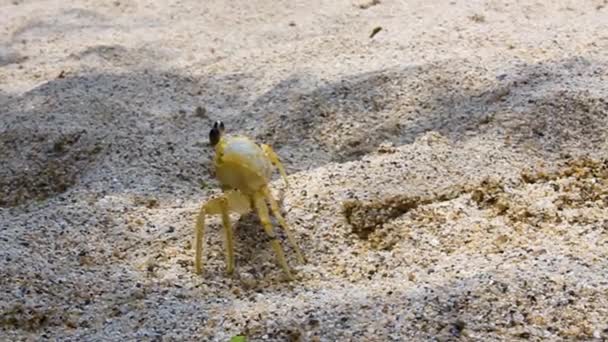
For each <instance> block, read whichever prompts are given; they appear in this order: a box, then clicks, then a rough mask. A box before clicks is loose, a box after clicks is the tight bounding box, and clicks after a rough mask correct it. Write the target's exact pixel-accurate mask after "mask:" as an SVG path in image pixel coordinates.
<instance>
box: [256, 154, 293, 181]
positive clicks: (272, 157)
mask: <svg viewBox="0 0 608 342" xmlns="http://www.w3.org/2000/svg"><path fill="white" fill-rule="evenodd" d="M261 146H262V151H264V154H266V156H267V157H268V159H270V162H271V163H272V164H273V165H274V166H276V167H277V169H279V173H280V174H281V177H283V180H284V181H285V187H286V188H289V182H288V181H287V174H286V173H285V169H284V168H283V164H281V161H280V160H279V156H278V155H277V154H276V152H274V150H273V149H272V147H270V146H268V145H266V144H262V145H261Z"/></svg>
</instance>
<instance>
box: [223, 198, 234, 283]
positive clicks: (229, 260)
mask: <svg viewBox="0 0 608 342" xmlns="http://www.w3.org/2000/svg"><path fill="white" fill-rule="evenodd" d="M227 202H228V200H227V198H222V201H221V203H220V206H221V209H222V226H223V227H224V241H225V243H226V271H227V272H228V274H232V272H233V271H234V236H233V234H232V226H231V225H230V212H229V205H228V203H227Z"/></svg>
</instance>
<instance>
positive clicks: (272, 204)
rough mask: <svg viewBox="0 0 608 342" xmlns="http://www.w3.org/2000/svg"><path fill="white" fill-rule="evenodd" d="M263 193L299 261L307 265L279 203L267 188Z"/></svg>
mask: <svg viewBox="0 0 608 342" xmlns="http://www.w3.org/2000/svg"><path fill="white" fill-rule="evenodd" d="M262 193H263V194H264V196H265V197H266V199H268V202H269V203H270V210H271V211H272V214H273V215H274V216H275V217H276V218H277V220H278V221H279V224H280V225H281V227H283V230H285V234H287V239H288V240H289V243H290V244H291V246H292V247H293V249H294V250H295V251H296V254H297V255H298V261H299V262H300V263H301V264H305V263H306V259H304V256H303V255H302V252H301V251H300V248H299V247H298V245H297V244H296V240H295V239H294V237H293V234H292V233H291V230H290V229H289V227H288V226H287V222H285V218H283V215H281V210H280V209H279V205H278V203H277V201H276V200H275V199H274V197H272V194H271V193H270V191H269V190H268V188H267V187H264V188H263V189H262Z"/></svg>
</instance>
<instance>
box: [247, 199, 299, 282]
mask: <svg viewBox="0 0 608 342" xmlns="http://www.w3.org/2000/svg"><path fill="white" fill-rule="evenodd" d="M253 203H254V205H255V208H256V209H257V211H258V215H259V216H260V221H261V222H262V226H263V227H264V231H265V232H266V234H267V235H268V237H269V238H270V245H271V246H272V249H273V250H274V252H275V254H276V255H277V260H278V262H279V265H281V267H282V268H283V271H285V274H287V277H288V278H289V279H290V280H293V279H294V278H293V276H292V275H291V271H290V270H289V266H288V265H287V261H286V260H285V254H283V249H281V245H280V244H279V240H278V239H277V237H276V235H275V234H274V232H273V231H272V224H271V223H270V216H269V215H268V207H267V206H266V203H265V201H264V196H263V193H262V192H256V193H255V194H254V195H253Z"/></svg>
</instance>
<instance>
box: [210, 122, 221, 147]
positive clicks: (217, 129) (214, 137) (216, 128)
mask: <svg viewBox="0 0 608 342" xmlns="http://www.w3.org/2000/svg"><path fill="white" fill-rule="evenodd" d="M222 133H224V123H223V122H221V121H216V122H215V123H213V128H211V131H209V143H210V144H211V146H215V145H217V143H218V142H219V141H220V138H221V137H222Z"/></svg>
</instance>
